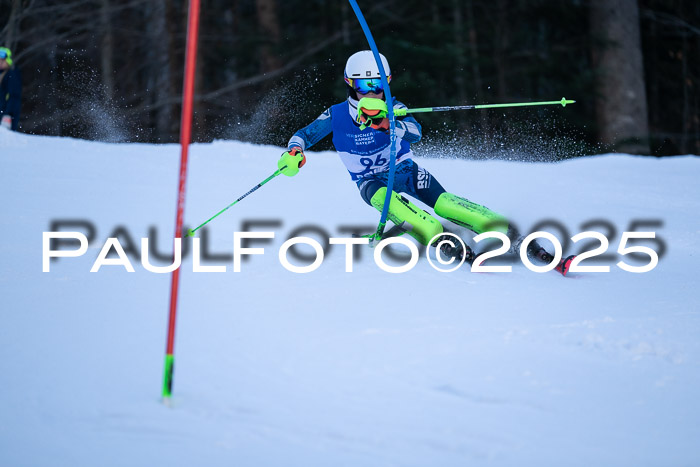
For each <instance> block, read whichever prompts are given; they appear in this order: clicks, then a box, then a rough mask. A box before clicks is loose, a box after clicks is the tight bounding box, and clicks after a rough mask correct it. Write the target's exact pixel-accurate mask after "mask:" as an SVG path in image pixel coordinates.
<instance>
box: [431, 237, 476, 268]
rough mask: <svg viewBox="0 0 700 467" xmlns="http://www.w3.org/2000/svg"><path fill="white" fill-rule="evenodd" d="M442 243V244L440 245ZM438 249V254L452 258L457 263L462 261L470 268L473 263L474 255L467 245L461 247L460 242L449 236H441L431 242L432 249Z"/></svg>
mask: <svg viewBox="0 0 700 467" xmlns="http://www.w3.org/2000/svg"><path fill="white" fill-rule="evenodd" d="M440 242H442V244H440ZM438 245H439V247H440V252H441V253H442V254H443V255H445V256H446V257H448V258H454V259H455V260H457V261H462V258H464V262H465V263H467V264H469V265H470V266H471V265H472V264H473V263H474V259H475V258H476V254H474V250H472V249H471V248H470V247H469V245H467V244H466V243H465V244H464V245H462V242H459V241H455V239H454V238H452V236H451V235H441V236H440V237H438V238H437V240H435V241H434V242H433V246H434V247H436V248H437V247H438Z"/></svg>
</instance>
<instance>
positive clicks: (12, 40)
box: [2, 0, 22, 51]
mask: <svg viewBox="0 0 700 467" xmlns="http://www.w3.org/2000/svg"><path fill="white" fill-rule="evenodd" d="M21 10H22V0H12V7H11V9H10V17H9V19H8V20H7V25H6V26H5V27H4V28H3V31H2V32H3V33H4V34H2V36H3V40H2V42H3V45H4V46H5V47H9V48H10V50H12V51H14V49H15V45H17V40H18V36H19V35H20V31H19V18H20V12H21Z"/></svg>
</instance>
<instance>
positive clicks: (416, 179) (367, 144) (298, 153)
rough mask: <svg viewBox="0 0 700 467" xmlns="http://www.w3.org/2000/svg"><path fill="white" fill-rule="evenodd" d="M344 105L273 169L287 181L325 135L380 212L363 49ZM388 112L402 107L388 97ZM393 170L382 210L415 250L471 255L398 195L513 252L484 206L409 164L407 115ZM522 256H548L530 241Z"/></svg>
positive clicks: (384, 176) (413, 134) (367, 56)
mask: <svg viewBox="0 0 700 467" xmlns="http://www.w3.org/2000/svg"><path fill="white" fill-rule="evenodd" d="M380 59H381V61H382V65H383V67H384V72H385V73H386V77H387V81H388V82H390V81H391V71H390V69H389V63H388V61H387V59H386V57H384V55H382V54H380ZM345 83H346V84H347V94H348V98H347V100H346V101H344V102H341V103H339V104H336V105H333V106H331V107H330V108H328V109H326V110H325V111H324V112H323V113H322V114H321V115H320V116H319V117H318V118H317V119H316V120H315V121H313V122H312V123H311V124H310V125H308V126H306V127H304V128H302V129H301V130H299V131H297V132H296V133H295V134H294V136H292V138H291V139H290V140H289V142H288V143H287V151H286V152H284V153H283V154H282V157H281V158H280V159H279V161H278V168H280V169H281V171H282V173H283V174H284V175H287V176H290V177H291V176H294V175H296V174H297V173H298V172H299V169H300V168H301V167H302V166H303V165H304V164H305V163H306V156H305V155H304V151H305V150H306V149H308V148H310V147H311V146H313V145H314V144H316V143H318V142H319V141H320V140H321V139H323V138H324V137H326V136H327V135H329V134H330V133H333V145H334V146H335V149H336V151H338V154H339V155H340V159H341V160H342V161H343V163H344V164H345V167H346V168H347V170H348V172H350V176H351V178H352V180H353V181H354V182H355V183H356V184H357V187H358V189H359V191H360V196H361V197H362V199H363V200H364V201H365V202H366V203H367V204H369V205H370V206H374V207H375V208H376V209H377V210H379V211H380V212H381V211H382V209H383V208H384V201H385V199H386V190H387V180H388V177H389V159H390V150H391V149H390V145H391V141H390V138H389V119H388V118H387V116H386V115H387V110H388V109H387V103H386V102H385V95H384V89H383V87H382V82H381V80H380V73H379V68H378V66H377V63H376V61H375V59H374V55H373V53H372V51H370V50H363V51H360V52H357V53H355V54H353V55H352V56H351V57H350V58H349V59H348V61H347V63H346V65H345ZM392 105H393V107H394V108H395V109H396V108H399V109H403V108H406V106H405V105H404V104H402V103H401V102H399V101H398V100H396V98H394V102H392ZM395 131H396V170H395V177H394V185H393V190H392V193H391V202H390V204H389V214H388V218H389V220H391V221H392V222H393V223H394V224H396V225H402V223H403V225H404V226H407V229H408V233H409V235H411V236H412V237H413V238H415V239H416V240H417V241H418V242H420V243H421V244H423V245H426V246H427V245H428V244H429V243H430V242H431V241H432V244H431V245H433V246H437V245H440V249H441V251H442V253H443V254H445V255H446V256H448V257H455V258H457V259H461V258H462V257H464V258H465V260H466V261H467V262H469V263H470V264H471V263H472V262H473V260H474V258H475V255H474V252H473V251H472V250H471V248H470V247H469V246H467V245H465V246H466V249H465V250H464V251H463V250H462V246H461V245H460V244H459V242H458V243H457V244H456V245H455V244H454V243H453V242H452V243H451V242H443V241H442V240H444V238H445V237H444V236H442V235H440V234H442V233H443V232H444V231H445V230H444V228H443V226H442V224H441V223H440V221H438V220H437V219H436V218H435V217H433V216H432V215H431V214H429V213H428V212H426V211H424V210H422V209H420V208H418V207H417V206H416V205H414V204H413V203H412V202H411V201H409V200H408V199H406V198H405V197H403V196H401V195H400V194H399V193H405V194H407V195H410V196H412V197H414V198H417V199H419V200H420V201H421V202H423V203H425V204H427V205H428V206H430V207H431V208H433V210H434V211H435V213H436V214H437V215H438V216H441V217H443V218H445V219H447V220H450V221H452V222H454V223H455V224H458V225H460V226H463V227H466V228H468V229H470V230H472V231H474V232H476V233H477V234H480V233H482V232H487V231H499V232H502V233H506V234H507V235H509V237H510V238H511V240H512V243H511V244H512V248H511V251H518V248H519V246H520V244H521V242H522V239H523V237H521V236H520V235H519V234H518V233H517V232H516V231H515V230H514V229H513V228H510V227H509V226H508V222H507V220H506V219H505V218H504V217H503V216H501V215H500V214H497V213H495V212H493V211H491V210H490V209H488V208H487V207H485V206H481V205H479V204H476V203H474V202H472V201H469V200H467V199H465V198H462V197H460V196H457V195H455V194H452V193H449V192H447V191H446V190H445V189H444V188H443V187H442V185H441V184H440V183H439V182H438V181H437V180H436V179H435V177H433V175H432V174H431V173H430V172H428V171H427V170H426V169H424V168H423V167H420V166H419V165H418V164H417V163H416V162H415V161H414V160H413V159H412V155H413V153H412V152H411V144H412V143H417V142H418V141H419V140H420V139H421V126H420V124H419V123H418V122H417V121H416V119H415V118H413V117H412V116H410V115H406V116H404V117H399V118H397V119H396V129H395ZM528 256H530V257H531V258H533V259H537V260H539V261H541V262H544V263H550V262H551V261H552V260H553V256H552V255H551V254H549V253H548V252H547V251H545V249H544V248H542V247H541V246H540V245H539V244H538V243H537V242H536V241H532V242H531V243H530V244H529V245H528ZM571 259H572V257H569V258H567V259H566V260H562V261H561V262H560V264H559V265H558V266H557V270H559V272H561V273H562V274H566V272H567V270H568V266H569V263H570V261H571Z"/></svg>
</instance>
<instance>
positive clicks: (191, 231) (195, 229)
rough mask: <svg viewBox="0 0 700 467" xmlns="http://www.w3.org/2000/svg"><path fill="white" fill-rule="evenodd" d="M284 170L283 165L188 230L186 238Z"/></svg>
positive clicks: (192, 235)
mask: <svg viewBox="0 0 700 467" xmlns="http://www.w3.org/2000/svg"><path fill="white" fill-rule="evenodd" d="M286 168H287V166H286V165H285V166H284V167H282V168H280V169H277V170H275V173H273V174H272V175H270V176H269V177H267V178H266V179H265V180H263V181H262V182H260V183H258V184H257V185H255V186H254V187H253V188H251V189H250V191H248V192H247V193H246V194H244V195H243V196H241V197H240V198H238V199H237V200H236V201H234V202H233V203H231V204H229V205H228V206H226V207H225V208H224V209H222V210H221V211H219V212H217V213H216V214H214V215H213V216H211V217H210V218H209V219H207V220H206V221H205V222H203V223H202V224H200V225H199V226H198V227H196V228H194V229H189V230H188V231H187V236H188V237H194V233H195V232H196V231H198V230H199V229H201V228H202V227H204V226H205V225H207V224H208V223H209V222H211V221H212V220H214V218H216V217H218V216H220V215H221V214H222V213H223V212H224V211H226V210H227V209H228V208H230V207H231V206H233V205H234V204H236V203H237V202H239V201H240V200H242V199H243V198H245V197H246V196H248V195H249V194H251V193H252V192H254V191H255V190H257V189H258V188H260V187H261V186H263V185H264V184H266V183H267V182H269V181H270V180H272V179H273V178H275V177H276V176H278V175H279V174H281V173H282V171H283V170H284V169H286Z"/></svg>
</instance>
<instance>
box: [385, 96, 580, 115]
mask: <svg viewBox="0 0 700 467" xmlns="http://www.w3.org/2000/svg"><path fill="white" fill-rule="evenodd" d="M574 102H576V101H572V100H567V99H565V98H563V97H562V98H561V100H560V101H546V102H517V103H511V104H480V105H453V106H447V107H421V108H418V109H394V115H396V116H397V117H403V116H405V115H406V114H411V113H419V112H446V111H449V110H474V109H498V108H503V107H529V106H535V105H556V104H561V106H562V107H566V104H573V103H574Z"/></svg>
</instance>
